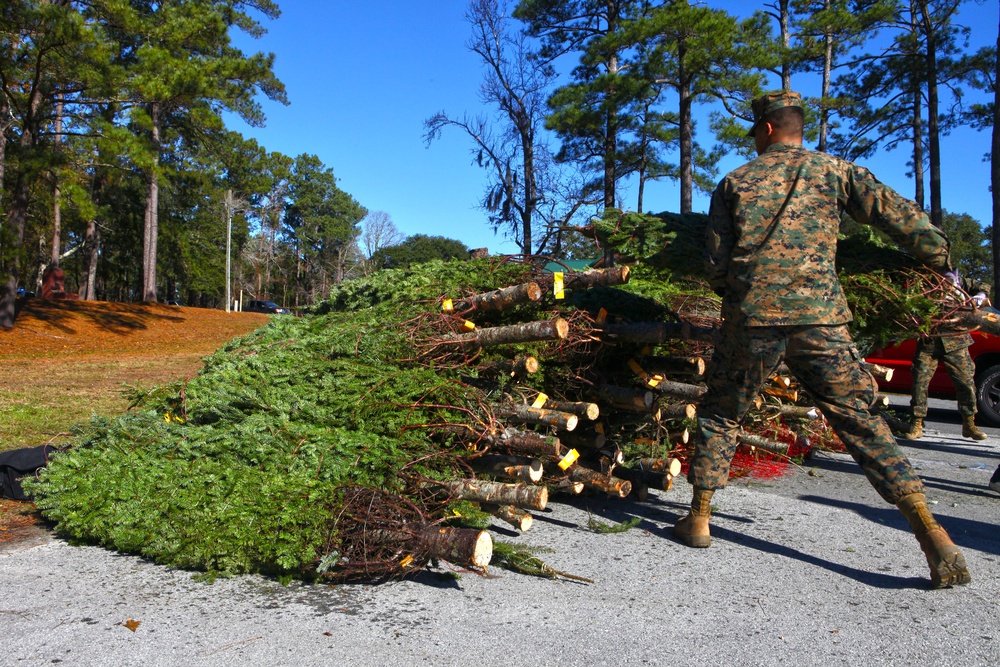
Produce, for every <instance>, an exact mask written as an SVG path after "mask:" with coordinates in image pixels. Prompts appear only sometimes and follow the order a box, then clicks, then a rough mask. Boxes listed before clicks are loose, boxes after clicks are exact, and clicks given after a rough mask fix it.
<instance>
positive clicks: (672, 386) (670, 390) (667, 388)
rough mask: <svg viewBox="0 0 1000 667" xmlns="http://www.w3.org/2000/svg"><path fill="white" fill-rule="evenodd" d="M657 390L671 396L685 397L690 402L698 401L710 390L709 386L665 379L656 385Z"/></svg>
mask: <svg viewBox="0 0 1000 667" xmlns="http://www.w3.org/2000/svg"><path fill="white" fill-rule="evenodd" d="M655 389H656V391H657V392H659V393H660V394H663V395H664V396H669V397H670V398H679V399H684V400H687V401H690V402H697V401H699V400H700V399H701V397H702V396H704V395H705V393H706V392H707V391H708V387H702V386H700V385H696V384H687V383H684V382H671V381H669V380H664V381H663V382H660V383H659V384H657V385H656V387H655Z"/></svg>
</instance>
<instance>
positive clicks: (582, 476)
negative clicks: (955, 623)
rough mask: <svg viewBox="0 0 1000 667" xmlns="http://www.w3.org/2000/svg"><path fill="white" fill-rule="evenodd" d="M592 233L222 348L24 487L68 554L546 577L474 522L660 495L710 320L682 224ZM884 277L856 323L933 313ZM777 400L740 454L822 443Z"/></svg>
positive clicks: (676, 458)
mask: <svg viewBox="0 0 1000 667" xmlns="http://www.w3.org/2000/svg"><path fill="white" fill-rule="evenodd" d="M630 225H632V229H631V230H630V229H629V226H630ZM592 231H593V233H595V234H597V235H598V238H600V239H601V240H602V242H603V243H606V244H612V245H614V246H615V247H617V248H618V249H619V251H620V252H621V253H622V254H623V256H628V255H630V256H631V258H632V259H631V260H630V262H629V263H628V264H625V265H622V266H618V267H615V268H612V269H607V270H602V271H588V272H583V273H570V272H564V273H560V272H556V273H552V272H547V271H544V270H542V269H541V268H540V267H539V266H538V265H537V264H533V263H528V262H518V261H515V260H512V259H510V258H506V259H480V260H471V261H468V262H449V263H440V262H433V263H429V264H425V265H421V266H418V267H415V268H414V269H412V270H408V271H398V270H391V271H383V272H380V273H378V274H375V275H374V276H371V277H370V278H366V279H363V280H357V281H351V282H349V283H345V284H344V285H343V286H341V287H340V288H338V289H337V290H335V291H334V293H333V294H332V295H331V296H330V298H329V299H328V300H327V301H325V302H324V303H323V304H321V305H320V307H318V308H317V309H316V312H315V313H314V314H312V315H309V316H306V317H302V318H290V317H276V318H273V319H272V321H271V322H270V323H269V324H268V325H267V326H265V327H263V328H261V329H259V330H258V331H256V332H254V333H252V334H250V335H248V336H246V337H243V338H239V339H236V340H233V341H231V342H230V343H229V344H227V345H226V346H224V347H223V348H221V349H220V350H219V351H218V352H216V353H215V354H214V355H213V356H211V357H210V358H208V359H207V360H206V363H205V367H204V369H203V370H202V372H201V373H200V374H199V376H198V377H197V378H195V379H193V380H191V381H189V382H186V383H179V384H174V385H168V386H161V387H154V388H149V389H142V388H134V389H133V390H132V391H133V394H134V401H133V407H132V408H131V409H130V410H129V411H128V413H126V414H124V415H121V416H119V417H117V418H114V419H96V418H95V419H94V420H93V421H92V422H91V423H89V424H85V425H81V426H80V427H79V428H78V432H77V434H76V437H75V439H74V442H73V444H72V446H70V447H69V448H67V449H66V451H63V452H61V453H58V454H57V455H55V456H54V457H53V458H52V459H51V461H50V462H49V464H48V466H47V468H46V469H45V470H44V472H43V474H42V475H41V478H40V479H39V480H38V481H37V482H34V483H31V484H29V485H28V487H29V490H30V492H32V493H33V495H34V498H35V502H36V504H37V506H38V507H39V508H40V509H41V510H42V512H43V513H44V515H45V516H46V517H47V518H49V519H50V520H52V521H54V522H55V526H56V529H57V530H58V531H59V532H60V533H61V534H63V535H65V536H67V537H70V538H73V539H78V540H83V541H87V542H92V543H97V544H101V545H104V546H107V547H110V548H114V549H118V550H121V551H125V552H131V553H136V554H141V555H143V556H145V557H149V558H152V559H154V560H156V561H157V562H160V563H163V564H167V565H170V566H176V567H184V568H191V569H196V570H201V571H204V572H206V573H207V574H208V575H209V576H212V575H216V574H233V573H241V572H262V573H266V574H273V575H276V576H279V577H304V578H318V579H323V580H335V581H347V580H378V579H383V578H388V577H399V576H406V575H409V574H412V573H415V572H417V571H419V570H421V569H422V568H424V567H427V566H428V565H429V564H433V563H435V562H437V561H438V560H439V559H440V560H445V561H448V562H450V563H453V564H455V565H458V566H461V567H468V568H471V569H474V570H480V571H482V570H485V568H486V567H487V566H488V565H491V564H492V565H494V566H497V565H499V566H503V567H510V568H513V569H517V570H520V571H524V572H529V573H535V574H542V575H546V576H557V575H561V574H563V573H559V572H557V571H555V570H553V569H552V568H550V567H549V566H548V565H546V564H545V563H544V562H543V561H541V560H539V559H538V558H537V557H535V556H533V554H532V553H531V551H530V549H524V548H518V547H514V546H512V545H510V544H505V543H499V542H498V543H494V541H493V539H492V536H491V534H490V533H489V532H488V531H487V528H488V527H489V526H491V525H492V524H493V521H494V519H495V518H499V519H500V520H503V521H507V522H509V523H511V524H513V525H514V526H516V527H517V528H519V529H521V530H527V529H528V528H529V527H530V525H531V511H538V510H542V509H544V508H545V506H546V504H547V503H548V502H549V499H550V496H553V497H554V496H555V494H577V493H599V494H602V495H611V496H615V497H633V498H636V499H639V500H641V499H642V498H643V497H644V496H645V494H646V493H648V491H649V489H658V490H666V489H669V488H670V485H671V480H672V479H673V478H674V476H676V475H677V474H678V473H679V472H680V467H681V466H680V464H681V462H683V461H684V460H685V459H686V457H687V456H688V455H689V452H690V443H689V442H688V435H687V434H688V429H689V428H690V427H691V426H692V418H693V416H694V409H695V405H696V404H697V401H698V398H699V396H700V395H701V393H702V392H703V391H704V389H703V384H702V378H703V376H704V372H705V359H707V358H709V356H710V352H711V346H712V341H713V335H714V328H715V325H716V324H717V318H718V301H717V299H715V298H714V296H710V295H708V293H707V292H706V290H705V286H704V284H703V283H702V282H701V281H699V280H697V279H696V276H697V272H698V269H697V268H693V267H688V266H686V265H685V264H684V262H690V261H691V257H690V255H689V253H686V252H677V251H678V250H679V249H680V248H681V247H683V246H684V245H688V244H690V245H692V246H695V245H697V241H695V240H694V239H696V238H697V237H698V236H699V234H700V235H701V238H703V231H704V219H703V217H702V218H697V217H691V216H688V217H684V216H672V215H669V214H664V215H663V216H659V217H655V218H652V219H651V218H649V217H642V218H628V217H627V216H622V217H620V218H617V219H616V218H613V217H609V218H607V219H606V220H604V221H599V222H598V223H595V225H594V227H593V229H592ZM640 232H641V234H640ZM640 236H641V237H642V239H643V240H642V243H641V244H637V242H636V239H639V238H640ZM642 244H645V245H644V246H643V245H642ZM637 245H638V246H641V247H640V248H639V249H640V250H641V252H637V251H636V248H637ZM868 245H871V243H868ZM866 247H867V246H866ZM671 248H672V249H671ZM671 252H674V256H675V257H680V258H682V259H681V260H680V261H678V260H677V259H673V260H671V259H669V256H670V255H671ZM697 256H700V251H699V252H698V253H697ZM636 258H643V261H637V259H636ZM880 270H881V269H880ZM892 270H893V271H895V274H892V275H889V274H885V275H882V274H877V273H876V272H875V271H867V272H863V275H862V276H861V277H862V278H863V280H861V281H860V282H859V284H858V285H854V286H849V291H852V293H854V294H855V295H857V297H856V298H855V299H854V302H855V304H856V305H857V307H858V308H859V309H860V316H859V318H858V319H859V320H860V321H861V322H862V323H863V324H864V325H865V326H866V327H868V330H871V331H875V330H877V329H879V326H880V325H879V323H878V322H876V320H883V319H884V318H885V317H886V315H885V314H886V312H887V311H888V309H886V308H885V307H884V306H885V304H882V303H879V304H878V307H867V306H866V304H867V303H872V304H874V303H875V302H876V300H877V299H873V298H872V294H877V296H878V298H882V297H884V295H885V293H887V291H891V292H892V293H893V294H895V295H896V296H895V297H894V298H895V299H896V302H897V303H898V304H899V311H900V312H901V313H904V314H905V316H903V317H902V319H901V320H900V321H902V322H903V323H904V324H905V325H907V326H909V325H911V324H912V326H909V329H910V330H926V328H928V327H933V326H936V325H937V324H938V323H939V322H942V321H945V320H946V319H949V320H950V319H954V317H955V314H954V313H953V312H952V310H954V309H951V310H949V305H948V304H949V303H950V302H949V301H947V300H942V299H938V298H936V297H935V292H934V289H936V288H930V289H928V288H927V286H926V285H925V284H924V283H920V284H919V285H915V284H912V283H913V280H912V277H913V275H917V273H916V272H914V271H913V270H912V269H911V268H909V267H906V266H899V267H893V269H892ZM907 272H910V273H907ZM911 273H912V275H911ZM900 276H902V278H900ZM848 282H849V281H848ZM939 291H940V290H939ZM918 315H919V317H918ZM906 318H909V319H906ZM894 326H896V328H897V329H899V328H903V329H906V328H907V327H906V326H901V325H900V324H899V322H896V324H895V325H894ZM882 328H891V327H886V326H884V325H882ZM859 331H861V332H862V333H864V331H865V329H864V328H862V329H860V330H859ZM796 394H797V392H796V391H795V384H794V379H793V378H790V377H787V376H783V377H778V378H776V380H775V382H774V384H773V386H770V387H768V388H767V390H766V392H765V394H764V395H762V396H761V398H760V401H759V405H758V407H757V409H756V410H755V411H754V413H753V414H752V415H751V418H750V419H749V420H748V422H747V424H746V425H745V427H744V428H745V430H744V432H743V434H742V435H741V442H742V443H743V444H744V445H746V448H748V449H749V448H754V449H755V451H756V452H757V453H758V454H759V453H761V452H773V453H775V454H776V455H779V456H784V457H787V456H794V455H795V454H796V453H800V452H801V445H802V444H803V443H805V442H807V440H809V439H811V441H812V442H813V443H814V444H815V443H816V442H817V441H825V442H829V443H832V444H835V442H834V441H835V438H832V436H831V435H830V434H829V433H828V432H827V431H826V429H825V428H824V426H823V424H822V420H819V419H816V418H815V417H816V416H817V415H816V414H815V411H814V410H812V409H811V408H810V406H809V405H808V397H805V396H802V395H796ZM775 415H778V416H780V417H781V418H780V419H775V418H774V417H775ZM796 443H798V445H799V452H797V451H796V450H795V449H794V447H793V446H794V445H795V444H796Z"/></svg>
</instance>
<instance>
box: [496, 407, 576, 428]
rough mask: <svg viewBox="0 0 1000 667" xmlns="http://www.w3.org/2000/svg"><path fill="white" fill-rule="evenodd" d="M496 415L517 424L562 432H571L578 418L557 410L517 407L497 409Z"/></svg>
mask: <svg viewBox="0 0 1000 667" xmlns="http://www.w3.org/2000/svg"><path fill="white" fill-rule="evenodd" d="M497 414H499V415H501V416H502V417H504V418H506V419H507V420H508V421H513V422H516V423H519V424H535V425H541V426H554V427H555V428H558V429H562V430H564V431H572V430H573V429H575V428H576V425H577V424H578V423H579V421H580V418H579V417H577V416H576V415H574V414H569V413H567V412H559V411H557V410H546V409H545V408H531V407H527V406H518V407H514V408H509V409H502V408H501V409H498V410H497Z"/></svg>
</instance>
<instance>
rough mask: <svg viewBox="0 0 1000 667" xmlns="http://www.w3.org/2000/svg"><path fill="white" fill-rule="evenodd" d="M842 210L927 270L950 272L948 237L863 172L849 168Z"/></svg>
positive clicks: (911, 203)
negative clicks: (885, 238)
mask: <svg viewBox="0 0 1000 667" xmlns="http://www.w3.org/2000/svg"><path fill="white" fill-rule="evenodd" d="M846 194H847V201H846V204H845V210H846V211H847V214H848V215H850V216H851V217H852V218H854V219H855V220H857V221H858V222H860V223H863V224H866V225H871V226H872V227H875V228H876V229H879V230H881V231H883V232H885V233H886V234H888V235H889V236H890V237H891V238H892V240H893V241H895V242H896V243H897V244H898V245H899V246H900V247H901V248H903V249H904V250H906V251H907V252H909V253H910V254H911V255H913V256H914V257H916V258H917V259H919V260H920V261H921V262H923V263H924V264H925V265H927V266H928V267H930V268H932V269H934V270H936V271H940V272H945V271H950V270H951V262H950V260H949V259H948V237H947V236H945V234H944V232H942V231H941V230H940V229H938V228H937V227H935V226H934V225H932V224H931V221H930V219H929V218H928V217H927V214H926V213H924V212H923V211H921V210H920V208H918V207H917V205H916V203H914V202H912V201H910V200H908V199H906V198H905V197H902V196H901V195H900V194H899V193H897V192H896V191H895V190H893V189H892V188H890V187H889V186H887V185H885V184H883V183H882V182H880V181H879V180H878V179H877V178H875V176H874V175H873V174H872V173H871V172H870V171H868V170H867V169H865V168H864V167H858V166H856V165H851V169H850V177H849V178H848V191H847V193H846Z"/></svg>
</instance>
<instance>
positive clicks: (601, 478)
mask: <svg viewBox="0 0 1000 667" xmlns="http://www.w3.org/2000/svg"><path fill="white" fill-rule="evenodd" d="M569 478H570V480H571V481H573V482H581V483H582V484H583V485H584V486H585V487H586V488H588V489H592V490H594V491H602V492H604V493H607V494H608V495H610V496H618V497H619V498H624V497H625V496H627V495H628V494H629V492H631V491H632V483H631V482H629V481H628V480H625V479H618V478H615V477H611V476H610V475H602V474H601V473H599V472H597V471H596V470H590V469H589V468H583V467H580V466H573V467H572V468H570V470H569Z"/></svg>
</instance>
